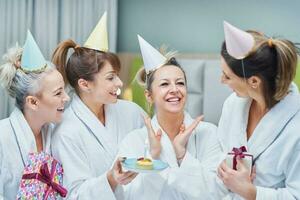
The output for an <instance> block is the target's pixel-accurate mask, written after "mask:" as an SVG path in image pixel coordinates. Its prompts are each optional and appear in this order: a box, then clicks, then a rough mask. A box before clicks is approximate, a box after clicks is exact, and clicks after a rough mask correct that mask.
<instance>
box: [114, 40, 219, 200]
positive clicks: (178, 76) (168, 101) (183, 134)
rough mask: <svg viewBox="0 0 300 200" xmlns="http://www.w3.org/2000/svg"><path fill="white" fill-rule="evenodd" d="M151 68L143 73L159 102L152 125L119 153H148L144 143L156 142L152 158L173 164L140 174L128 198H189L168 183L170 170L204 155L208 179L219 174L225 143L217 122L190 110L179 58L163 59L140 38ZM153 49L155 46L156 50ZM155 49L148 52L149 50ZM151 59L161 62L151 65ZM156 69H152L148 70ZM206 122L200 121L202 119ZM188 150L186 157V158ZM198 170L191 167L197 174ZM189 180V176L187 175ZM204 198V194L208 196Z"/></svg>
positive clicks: (128, 139) (135, 155)
mask: <svg viewBox="0 0 300 200" xmlns="http://www.w3.org/2000/svg"><path fill="white" fill-rule="evenodd" d="M139 40H140V45H141V51H142V53H144V54H142V55H143V59H144V65H145V66H146V73H145V70H143V71H140V72H139V74H138V76H137V77H138V78H139V80H140V81H141V80H146V83H145V96H146V98H147V101H148V102H149V103H150V104H151V105H154V108H155V115H154V117H153V118H152V120H151V119H150V118H146V126H145V127H143V128H141V129H137V130H134V131H132V132H131V133H130V134H128V136H126V137H125V139H124V140H123V142H122V145H121V147H120V151H119V156H124V157H128V158H140V157H144V148H145V145H147V143H149V145H150V150H149V152H150V153H149V155H148V156H149V157H151V158H152V159H160V160H162V161H164V162H166V163H167V164H168V165H169V168H168V169H165V170H163V171H162V172H159V173H150V174H147V173H146V174H143V173H139V174H138V176H137V177H136V178H135V179H134V180H133V181H132V182H131V183H130V184H128V185H126V186H125V187H124V190H125V199H130V200H138V199H143V200H148V199H149V200H159V199H161V200H168V199H170V200H171V199H172V200H176V199H186V197H187V195H186V194H185V192H184V191H179V190H178V189H177V188H176V186H175V187H173V185H171V184H168V181H169V180H168V179H169V174H171V173H173V171H176V170H178V168H180V167H183V166H185V165H187V164H188V163H189V162H190V161H193V160H195V159H197V160H199V161H200V162H201V164H202V165H203V171H205V172H204V173H202V174H203V176H204V177H203V180H206V179H207V180H208V181H209V180H210V179H212V177H215V174H216V167H217V164H218V161H219V153H220V151H221V150H220V145H219V142H218V140H217V138H216V126H215V125H213V124H210V123H207V122H200V121H201V119H202V117H198V118H196V119H195V120H194V119H193V118H192V117H191V116H190V115H189V114H188V113H187V112H184V106H185V103H186V98H187V88H186V81H187V80H186V77H185V73H184V71H183V69H182V68H181V67H180V65H179V64H178V63H177V61H176V60H175V58H170V59H168V58H164V56H163V55H160V56H159V57H161V58H163V60H162V63H160V61H159V60H158V62H156V61H155V59H156V57H154V58H153V57H151V55H154V54H156V55H159V52H158V51H156V50H154V49H153V48H152V47H151V48H148V49H147V51H146V50H145V51H144V48H147V47H145V46H149V44H146V45H145V46H144V45H143V43H144V42H143V41H144V40H142V39H141V37H139ZM141 40H142V42H141ZM151 49H152V50H151ZM151 51H155V52H154V53H153V54H150V55H145V52H146V53H147V52H150V53H151ZM147 58H148V59H152V60H153V63H156V64H157V65H151V66H148V63H147ZM147 67H148V68H152V69H150V70H149V69H147ZM199 122H200V123H199ZM184 155H185V157H184ZM193 173H194V172H192V171H191V172H190V175H191V176H193ZM182 181H185V180H182ZM203 197H204V196H203Z"/></svg>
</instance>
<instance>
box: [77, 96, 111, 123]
mask: <svg viewBox="0 0 300 200" xmlns="http://www.w3.org/2000/svg"><path fill="white" fill-rule="evenodd" d="M79 97H80V99H81V100H82V102H83V103H84V104H85V105H86V106H87V107H88V108H89V109H90V110H91V111H92V113H94V115H95V116H96V117H97V118H98V119H99V120H100V121H101V123H102V124H103V125H104V124H105V112H104V104H102V103H98V102H94V101H93V99H92V98H91V97H86V96H85V95H80V96H79Z"/></svg>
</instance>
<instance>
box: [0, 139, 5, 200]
mask: <svg viewBox="0 0 300 200" xmlns="http://www.w3.org/2000/svg"><path fill="white" fill-rule="evenodd" d="M0 144H1V143H0ZM2 159H3V155H2V147H1V146H0V200H3V192H4V191H3V187H4V185H3V166H2Z"/></svg>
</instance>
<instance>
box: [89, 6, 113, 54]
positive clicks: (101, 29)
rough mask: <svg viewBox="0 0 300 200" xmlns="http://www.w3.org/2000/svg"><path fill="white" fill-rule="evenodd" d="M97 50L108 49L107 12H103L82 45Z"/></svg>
mask: <svg viewBox="0 0 300 200" xmlns="http://www.w3.org/2000/svg"><path fill="white" fill-rule="evenodd" d="M83 46H84V47H86V48H89V49H94V50H98V51H105V52H106V51H108V36H107V13H106V12H104V14H103V15H102V17H101V19H100V20H99V22H98V24H97V25H96V27H95V28H94V30H93V31H92V33H91V34H90V36H89V38H88V39H87V40H86V42H85V43H84V45H83Z"/></svg>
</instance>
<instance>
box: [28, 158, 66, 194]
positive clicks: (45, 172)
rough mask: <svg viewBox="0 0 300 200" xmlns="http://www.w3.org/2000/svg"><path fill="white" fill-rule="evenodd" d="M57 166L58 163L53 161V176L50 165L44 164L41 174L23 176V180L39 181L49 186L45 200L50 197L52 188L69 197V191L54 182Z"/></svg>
mask: <svg viewBox="0 0 300 200" xmlns="http://www.w3.org/2000/svg"><path fill="white" fill-rule="evenodd" d="M56 164H57V161H56V160H53V162H52V165H51V174H50V172H49V168H48V164H47V163H44V164H43V165H42V166H41V168H40V173H31V174H24V175H23V176H22V179H37V180H39V181H41V182H43V183H45V184H47V185H48V189H47V191H46V194H45V195H44V198H43V199H44V200H47V198H48V195H49V194H50V191H51V190H50V188H52V189H53V190H54V191H55V192H57V193H58V194H59V195H60V196H62V197H66V195H67V192H68V191H67V190H66V189H65V188H64V187H62V186H61V185H59V184H57V183H55V182H54V181H53V177H54V172H55V168H56Z"/></svg>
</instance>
